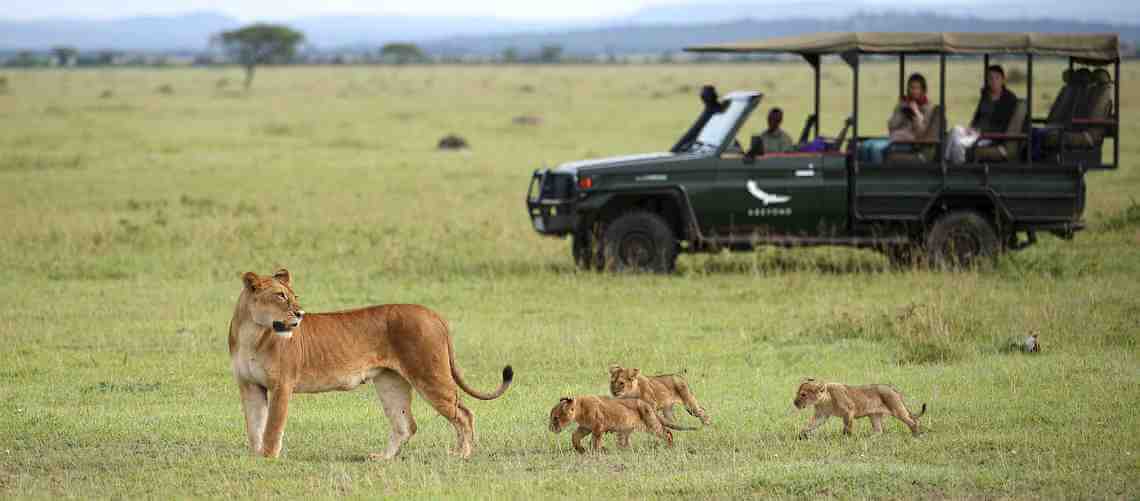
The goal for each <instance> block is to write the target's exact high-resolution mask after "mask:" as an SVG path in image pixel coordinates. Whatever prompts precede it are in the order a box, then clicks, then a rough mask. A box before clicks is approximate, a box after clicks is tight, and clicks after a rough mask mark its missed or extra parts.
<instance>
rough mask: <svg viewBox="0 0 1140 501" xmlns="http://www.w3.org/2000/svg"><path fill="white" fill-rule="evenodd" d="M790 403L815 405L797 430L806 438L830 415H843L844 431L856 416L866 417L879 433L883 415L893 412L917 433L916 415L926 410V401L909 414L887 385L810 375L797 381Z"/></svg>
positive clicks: (892, 389)
mask: <svg viewBox="0 0 1140 501" xmlns="http://www.w3.org/2000/svg"><path fill="white" fill-rule="evenodd" d="M792 404H794V405H795V406H796V408H797V409H803V408H804V407H807V406H809V405H814V406H815V414H814V415H812V417H811V420H809V421H808V425H807V427H806V428H804V430H803V431H801V432H800V437H801V438H807V436H808V433H811V431H812V430H814V429H816V428H819V426H820V425H822V424H823V423H824V422H825V421H827V418H829V417H831V416H839V417H841V418H843V434H844V435H850V434H851V427H852V426H853V424H854V422H855V419H856V418H861V417H870V418H871V428H873V429H874V430H875V432H876V433H882V432H883V416H894V417H896V418H898V419H899V421H902V422H903V423H906V425H907V426H908V427H909V428H910V431H911V433H912V434H914V436H918V433H919V431H918V418H920V417H922V415H923V414H925V413H926V404H922V410H921V411H919V412H918V414H914V415H911V413H910V410H908V409H907V408H906V405H903V401H902V394H901V393H899V391H898V390H896V389H895V388H894V387H892V386H890V385H885V384H869V385H866V386H847V385H845V384H839V383H825V382H823V381H816V380H815V379H811V378H808V379H805V380H804V381H803V382H802V383H800V386H799V388H798V389H797V390H796V397H795V399H794V400H792Z"/></svg>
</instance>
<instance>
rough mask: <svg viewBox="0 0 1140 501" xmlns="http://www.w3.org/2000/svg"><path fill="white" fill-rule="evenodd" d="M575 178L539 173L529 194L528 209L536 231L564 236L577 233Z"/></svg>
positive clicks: (545, 171)
mask: <svg viewBox="0 0 1140 501" xmlns="http://www.w3.org/2000/svg"><path fill="white" fill-rule="evenodd" d="M574 196H575V188H574V176H572V175H570V174H560V173H552V172H550V171H549V170H547V169H542V170H536V171H534V174H533V175H532V176H531V178H530V187H529V188H528V189H527V192H526V209H527V215H528V216H529V217H530V222H531V225H532V226H534V231H537V232H538V233H541V234H543V235H555V236H563V235H567V234H569V233H571V232H572V231H574V225H575V223H576V222H577V214H576V211H575V210H574Z"/></svg>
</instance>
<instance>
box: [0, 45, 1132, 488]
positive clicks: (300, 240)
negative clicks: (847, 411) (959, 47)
mask: <svg viewBox="0 0 1140 501" xmlns="http://www.w3.org/2000/svg"><path fill="white" fill-rule="evenodd" d="M910 66H912V67H914V68H915V69H920V70H922V71H924V72H925V73H926V74H927V76H928V78H930V77H932V76H935V75H937V72H936V71H934V70H933V67H932V66H931V65H929V64H927V63H924V62H920V63H918V64H913V65H910ZM895 68H896V67H895V66H894V65H893V64H883V65H870V66H869V67H868V68H867V72H866V73H865V74H864V78H865V80H864V82H865V83H869V85H867V87H866V88H865V90H866V93H865V95H864V100H863V101H862V102H861V103H860V104H861V108H862V109H863V110H864V111H865V113H866V114H867V115H866V120H868V121H867V122H865V123H870V124H876V123H885V121H886V116H887V113H888V112H889V103H890V102H891V95H892V93H893V88H894V85H896V80H895V78H896V75H895V73H894V71H895ZM979 68H980V62H977V61H955V62H954V63H953V68H952V71H951V72H950V75H951V78H950V81H949V82H948V85H949V88H950V90H951V91H952V93H953V94H951V96H952V98H951V99H950V100H949V102H950V106H951V108H950V121H951V122H952V123H961V122H965V121H967V120H968V118H969V117H968V114H969V113H970V111H971V110H972V103H973V100H974V99H976V80H977V73H980V69H979ZM1060 69H1061V66H1060V65H1056V64H1053V65H1050V64H1040V65H1038V66H1037V67H1036V68H1035V72H1036V74H1037V75H1039V77H1040V78H1041V80H1039V82H1038V84H1039V86H1038V87H1037V89H1036V90H1037V92H1036V93H1035V94H1036V96H1035V97H1036V102H1035V105H1034V106H1035V107H1036V109H1038V110H1043V109H1046V108H1045V106H1047V104H1048V100H1049V99H1051V96H1049V97H1046V96H1044V95H1043V94H1045V93H1047V92H1048V91H1049V89H1050V86H1053V87H1055V86H1056V82H1057V81H1058V79H1057V74H1059V71H1060ZM1138 70H1140V67H1137V66H1135V65H1131V64H1129V65H1126V66H1125V68H1124V71H1123V73H1124V78H1125V82H1126V86H1125V87H1124V88H1123V96H1124V105H1125V110H1124V113H1123V115H1124V126H1123V136H1124V138H1125V141H1124V142H1122V145H1121V152H1122V155H1123V159H1124V161H1123V162H1122V163H1123V168H1122V169H1121V170H1119V171H1117V172H1110V173H1091V174H1089V175H1088V183H1089V188H1088V192H1089V204H1088V210H1087V211H1086V219H1087V221H1088V223H1089V225H1090V229H1089V230H1088V231H1086V232H1083V233H1081V234H1078V236H1077V238H1076V239H1075V240H1074V241H1072V242H1064V241H1061V240H1058V239H1055V238H1053V237H1049V236H1045V237H1043V238H1042V239H1041V240H1042V241H1041V243H1040V244H1039V245H1038V246H1036V247H1033V248H1030V249H1028V250H1026V251H1023V252H1020V253H1016V254H1013V255H1009V256H1006V257H1003V258H1002V260H1001V262H1000V263H999V264H998V266H996V267H995V269H993V270H989V271H984V272H970V273H939V272H930V271H923V270H914V271H904V272H897V271H891V270H890V269H889V268H888V267H887V265H886V262H885V260H884V259H883V258H882V257H880V256H878V255H876V254H874V253H870V252H863V251H854V250H848V249H810V250H798V251H788V250H776V249H762V250H760V251H757V252H755V253H748V254H737V255H716V256H685V257H682V258H681V260H680V262H679V268H680V271H679V273H678V274H677V275H675V276H668V277H660V276H607V275H600V274H594V273H579V272H576V271H574V269H573V267H572V265H571V262H570V257H569V243H568V242H566V241H560V240H552V239H545V238H541V237H539V236H537V235H535V234H534V233H533V231H532V230H531V228H530V226H529V224H528V221H527V219H526V216H525V213H524V210H523V195H524V190H525V188H526V183H527V181H528V176H529V174H530V171H531V170H532V169H534V168H537V167H541V166H543V165H554V164H556V163H558V162H561V161H567V160H574V159H579V158H585V157H598V156H605V155H611V154H621V153H633V152H643V151H659V150H662V149H665V148H667V147H668V145H670V144H671V143H672V141H673V140H675V139H676V137H677V136H678V135H679V134H680V133H681V132H682V131H683V129H684V128H685V127H686V126H688V124H689V122H690V120H692V118H693V117H694V116H695V115H696V113H697V110H698V106H699V105H698V103H697V101H696V98H695V96H694V95H693V94H694V92H695V91H694V89H695V88H697V86H699V85H700V84H703V83H715V84H717V85H718V86H719V87H721V88H722V89H728V88H757V89H759V90H762V91H764V92H765V93H766V98H765V102H764V104H762V105H761V108H762V109H766V108H767V107H768V106H769V105H774V104H778V105H780V106H782V107H783V108H784V109H785V116H786V117H788V123H787V124H786V125H785V127H786V128H787V129H788V130H789V131H790V132H792V133H793V134H794V133H795V132H798V129H799V127H800V125H801V123H802V117H803V116H804V114H805V113H807V109H808V106H809V105H810V99H811V97H810V93H809V92H805V91H804V89H810V85H809V76H810V71H809V70H808V69H807V66H806V65H803V64H765V65H730V66H703V65H702V66H649V67H636V66H633V67H627V66H612V67H611V66H605V67H603V66H584V67H573V66H557V67H447V66H431V67H403V68H391V67H346V68H286V69H272V68H270V69H264V70H259V72H258V76H257V81H256V82H255V83H254V89H253V91H252V92H251V93H250V94H248V95H246V94H244V93H240V92H237V91H235V90H232V89H231V88H232V87H233V86H232V85H229V86H223V85H220V84H218V82H219V81H222V80H223V79H226V80H228V81H229V82H238V81H240V78H241V76H240V72H239V71H238V70H214V69H201V70H170V71H166V70H114V71H111V70H91V71H11V72H6V73H4V74H3V76H4V77H6V78H7V81H8V92H7V94H4V95H0V124H2V125H3V126H2V127H0V220H2V221H3V222H4V231H3V236H0V294H2V297H3V298H4V301H3V307H0V429H2V430H3V431H0V496H3V497H6V498H7V497H55V496H71V497H144V496H146V497H171V496H178V497H183V496H191V497H199V496H201V497H268V496H287V497H311V496H319V497H329V496H339V495H351V496H357V497H375V496H379V495H401V496H418V497H424V498H438V497H456V498H459V497H463V498H467V497H481V498H534V497H582V498H598V497H623V498H632V497H686V498H692V497H733V498H735V497H742V496H757V497H759V496H763V497H813V498H814V497H820V496H835V497H845V498H846V497H874V498H880V497H893V498H897V497H929V498H938V497H952V498H960V497H1008V498H1135V497H1137V496H1138V495H1140V481H1138V478H1140V476H1138V475H1137V471H1140V439H1138V438H1137V433H1136V431H1137V430H1138V429H1140V414H1138V413H1137V408H1138V405H1140V360H1138V354H1140V351H1138V349H1137V342H1136V336H1137V334H1138V333H1140V223H1138V222H1137V221H1138V218H1137V209H1136V207H1137V205H1136V202H1135V200H1136V199H1137V198H1138V196H1137V192H1138V188H1140V174H1138V173H1137V172H1138V171H1137V169H1136V165H1135V164H1136V163H1137V161H1138V160H1140V137H1137V134H1136V131H1137V127H1138V125H1140V124H1138V119H1137V118H1136V117H1137V116H1140V108H1137V105H1136V103H1137V102H1140V94H1137V93H1136V92H1135V91H1133V89H1134V88H1135V86H1134V85H1133V82H1136V81H1138V78H1140V71H1138ZM825 77H826V78H825V95H824V105H825V109H837V110H845V109H847V108H849V105H850V103H849V100H850V97H849V96H850V93H849V87H848V82H849V78H850V73H849V71H847V70H846V69H845V68H844V67H843V66H842V65H841V64H840V63H835V64H832V65H830V66H828V67H827V69H826V72H825ZM930 81H931V84H932V86H936V85H937V84H936V76H935V77H934V78H931V79H930ZM161 89H166V90H161ZM1043 89H1044V91H1043ZM1015 90H1018V89H1016V88H1015ZM105 91H111V92H110V93H109V96H110V97H100V96H102V95H104V93H105ZM1019 92H1021V91H1019ZM1053 92H1055V90H1054V91H1053ZM1021 93H1023V92H1021ZM845 114H846V111H842V112H837V113H832V114H829V115H825V117H824V121H823V128H824V131H825V132H826V131H834V130H837V129H838V127H839V124H841V122H842V116H843V115H845ZM521 115H531V116H536V117H540V118H541V123H540V124H539V125H537V126H535V125H516V124H514V123H513V122H512V119H513V118H514V117H516V116H521ZM864 127H865V128H866V127H868V126H866V125H864ZM748 128H749V130H758V129H759V128H761V123H760V120H758V119H754V120H753V121H752V122H751V123H750V124H749V127H748ZM448 133H458V134H460V135H462V136H464V137H465V138H466V139H467V140H468V141H469V142H470V143H471V145H472V149H471V150H469V151H464V152H439V151H436V150H435V143H436V141H437V140H438V139H439V138H440V137H442V136H444V135H446V134H448ZM278 265H285V266H288V267H289V268H290V269H291V270H292V271H293V274H294V277H295V281H296V284H297V290H298V292H299V294H301V296H302V297H301V302H302V304H303V305H304V307H305V309H306V310H308V311H325V310H332V309H340V308H346V307H352V306H359V305H365V304H372V303H393V302H411V303H422V304H425V305H427V306H429V307H431V308H434V309H436V310H438V311H440V312H441V313H442V314H443V315H444V316H445V317H447V318H448V319H449V320H450V321H451V322H452V324H453V326H454V330H455V332H454V336H455V345H456V350H457V357H458V360H459V363H460V364H461V365H462V367H463V368H464V371H465V373H466V375H467V377H468V379H469V381H471V382H472V383H473V384H475V385H476V386H478V387H480V388H490V387H492V386H493V385H494V384H495V383H496V382H497V380H496V378H497V377H498V374H499V369H500V368H501V367H502V365H504V364H506V363H510V364H513V365H514V367H515V369H516V374H517V377H516V382H515V385H514V386H513V387H512V388H511V390H510V391H509V392H508V393H507V394H506V395H505V396H504V397H503V398H502V399H500V400H498V401H494V402H477V401H475V400H474V399H471V398H467V399H465V401H466V402H467V405H468V406H469V407H470V408H471V409H472V411H473V412H474V413H475V416H476V423H477V433H478V436H477V444H476V450H475V455H474V457H473V458H472V459H471V460H469V461H462V460H458V459H456V458H454V457H452V456H449V455H448V454H447V452H446V451H447V449H449V448H450V447H452V446H453V445H454V443H453V441H454V433H453V432H452V430H451V427H450V425H449V424H448V423H447V422H446V421H444V420H443V419H442V418H439V417H438V416H437V415H436V414H435V413H434V411H432V410H431V409H430V408H429V407H428V406H427V405H426V404H425V403H424V402H423V400H422V399H419V398H417V399H416V401H415V404H414V413H415V415H416V416H417V418H418V422H419V425H420V428H419V433H418V434H417V435H416V436H415V437H414V438H413V439H412V440H411V442H410V443H409V444H408V445H407V446H405V448H404V451H403V453H402V455H401V457H400V458H399V459H398V460H396V461H393V462H389V463H376V462H366V461H365V460H364V458H365V457H367V455H368V453H370V452H376V451H379V450H381V449H382V448H383V446H384V444H385V443H386V441H387V433H388V427H387V423H386V421H385V419H384V417H383V413H382V412H381V410H380V409H379V407H378V405H377V403H376V401H375V394H374V392H373V391H372V390H371V389H370V388H369V389H360V390H358V391H355V392H349V393H330V394H323V395H315V396H314V395H301V396H298V397H297V398H296V399H295V401H294V402H293V405H292V407H291V412H290V417H289V425H288V429H287V433H286V437H285V454H284V457H283V458H282V459H280V460H276V461H267V460H260V459H252V458H249V457H247V455H246V452H245V449H244V444H245V438H244V433H243V430H242V418H241V413H240V407H239V401H238V396H237V390H236V388H235V386H234V384H233V381H232V377H231V376H230V374H229V372H230V371H229V357H228V353H227V350H226V341H225V338H226V334H227V331H226V328H227V324H228V322H229V318H230V315H231V313H232V311H233V304H234V301H235V300H236V298H237V294H238V292H239V289H240V281H239V279H238V275H239V273H240V272H243V271H257V272H259V273H266V272H269V271H271V269H272V268H273V267H275V266H278ZM1029 333H1038V334H1039V335H1040V338H1041V341H1042V343H1043V345H1044V352H1043V353H1041V354H1039V355H1025V354H1020V353H1009V352H1008V351H1007V350H1005V349H1004V348H1005V346H1006V344H1007V343H1008V340H1009V339H1010V338H1013V337H1018V336H1025V335H1028V334H1029ZM611 363H621V364H625V365H628V366H635V367H641V368H642V369H643V370H645V371H647V372H658V371H661V372H664V371H676V370H681V369H685V370H687V371H688V372H687V374H688V376H687V377H688V379H689V381H690V383H691V385H692V386H693V388H694V389H695V391H696V393H697V395H698V397H699V398H700V399H701V401H702V403H703V404H704V406H705V407H706V408H707V409H708V411H709V412H710V414H711V415H712V416H713V426H712V427H710V428H706V429H703V430H700V431H695V432H684V433H681V432H678V433H677V446H676V447H674V448H672V449H667V448H664V447H659V446H658V445H657V444H656V440H655V439H652V438H650V437H648V436H645V435H635V437H634V447H633V449H631V450H628V451H621V450H617V449H616V448H615V444H614V443H613V440H612V439H607V445H608V447H609V448H610V452H609V453H607V454H602V455H589V456H579V455H577V454H575V453H574V452H573V450H572V449H571V448H570V444H569V442H570V436H569V433H568V432H564V433H563V434H560V435H554V434H552V433H550V432H549V431H547V429H546V427H545V423H546V419H547V414H548V412H549V409H550V407H551V406H553V405H554V404H555V403H556V402H557V400H558V398H559V397H560V396H563V395H571V394H590V393H605V392H606V391H607V379H606V378H607V374H606V367H608V366H609V364H611ZM805 376H815V377H820V378H826V379H829V380H834V381H842V382H847V383H852V384H855V383H870V382H883V383H892V384H894V385H896V386H898V387H899V388H900V389H902V390H903V392H904V393H905V394H906V395H907V399H908V401H909V402H910V403H911V404H912V405H915V404H918V403H920V402H927V403H928V404H929V406H930V408H929V411H928V414H927V417H926V418H924V419H923V423H924V425H925V426H926V427H927V428H928V433H927V434H926V435H924V436H922V437H920V438H918V439H912V438H911V437H910V435H909V433H907V432H906V430H905V429H904V428H903V427H902V426H901V425H900V424H899V423H897V422H890V423H889V424H888V425H887V433H885V434H884V435H883V436H878V437H876V436H872V435H871V434H870V431H869V429H870V424H869V423H868V422H866V421H865V420H861V421H860V422H859V423H858V425H857V427H856V434H855V436H853V437H848V438H844V437H842V436H840V434H839V424H838V423H837V422H831V423H829V424H828V425H827V426H825V427H823V428H821V429H820V430H818V431H817V432H816V434H815V435H814V436H813V438H812V439H810V440H806V441H800V440H796V439H795V436H796V432H797V431H798V430H799V428H800V427H802V426H803V424H804V423H805V422H806V420H807V417H808V416H807V413H806V412H795V411H793V409H792V406H791V399H792V392H793V390H794V386H795V385H796V384H797V382H798V381H799V380H800V379H801V378H802V377H805ZM683 421H684V422H685V423H686V424H691V423H694V422H695V420H694V419H692V418H690V417H688V416H685V417H684V419H683Z"/></svg>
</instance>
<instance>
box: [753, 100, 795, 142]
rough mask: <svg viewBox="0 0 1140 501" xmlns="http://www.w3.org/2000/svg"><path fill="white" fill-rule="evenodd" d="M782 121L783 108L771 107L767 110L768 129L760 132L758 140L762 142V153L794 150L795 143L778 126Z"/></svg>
mask: <svg viewBox="0 0 1140 501" xmlns="http://www.w3.org/2000/svg"><path fill="white" fill-rule="evenodd" d="M782 123H784V110H781V109H780V108H772V110H771V111H769V112H768V130H766V131H764V133H763V134H760V140H761V141H762V142H763V143H764V153H785V152H789V151H795V150H796V143H795V142H793V141H792V138H791V136H789V135H788V133H787V132H784V130H783V129H781V128H780V124H782Z"/></svg>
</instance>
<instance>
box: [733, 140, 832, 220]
mask: <svg viewBox="0 0 1140 501" xmlns="http://www.w3.org/2000/svg"><path fill="white" fill-rule="evenodd" d="M823 174H824V169H823V156H822V155H821V154H820V153H777V154H769V155H763V156H760V157H757V158H755V159H749V158H746V157H744V156H743V155H733V154H731V153H727V154H724V155H722V156H721V158H720V161H719V162H718V164H717V190H716V191H717V195H716V198H717V199H718V200H719V203H720V209H721V213H720V218H718V221H719V222H721V223H722V226H721V227H719V228H718V231H717V233H718V234H719V235H721V236H724V235H725V234H726V233H729V234H732V235H734V236H749V235H755V236H769V235H770V236H820V233H821V223H824V221H823V220H822V219H821V218H822V217H823V216H824V215H825V212H826V211H825V210H823V209H824V208H823V207H821V202H822V201H823V200H824V197H823V193H822V188H823V184H824V182H823V181H824V175H823Z"/></svg>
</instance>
